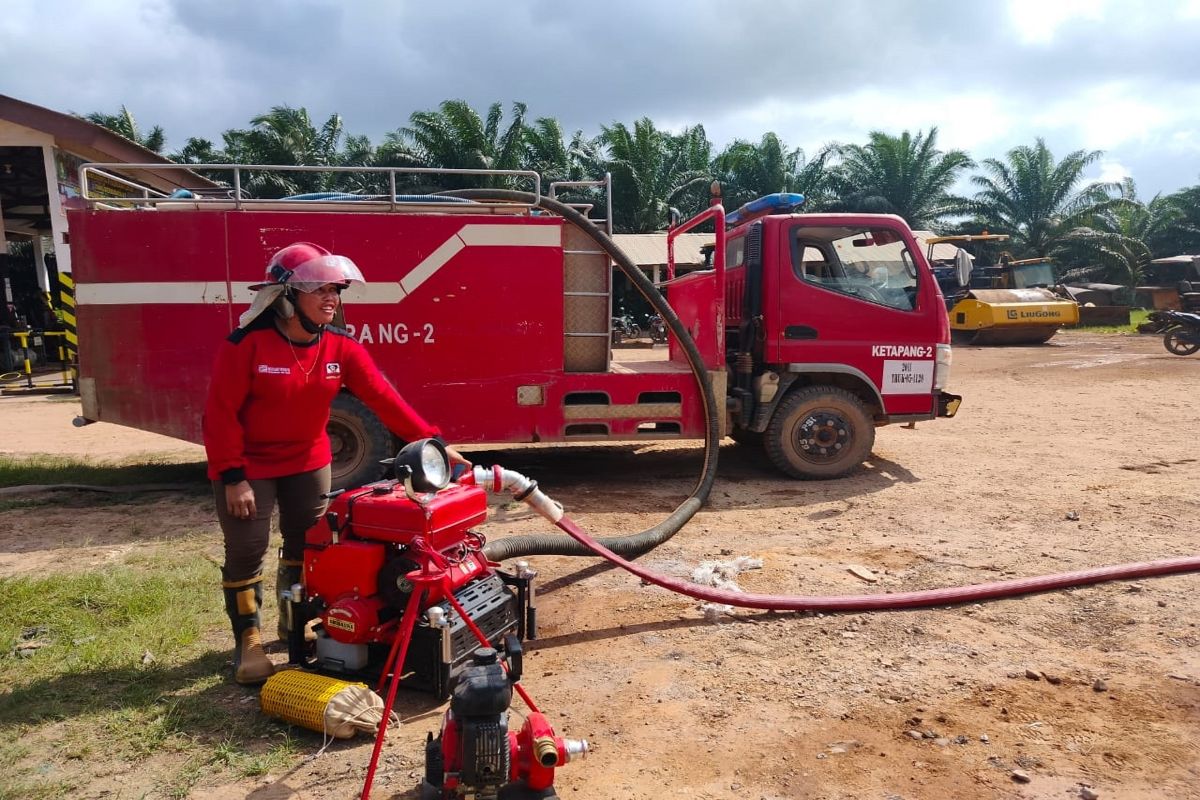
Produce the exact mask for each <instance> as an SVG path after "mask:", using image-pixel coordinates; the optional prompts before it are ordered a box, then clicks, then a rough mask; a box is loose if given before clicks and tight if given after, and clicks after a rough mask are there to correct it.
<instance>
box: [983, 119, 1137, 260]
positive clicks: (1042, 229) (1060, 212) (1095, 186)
mask: <svg viewBox="0 0 1200 800" xmlns="http://www.w3.org/2000/svg"><path fill="white" fill-rule="evenodd" d="M1101 155H1102V153H1101V152H1100V151H1099V150H1093V151H1091V152H1085V151H1083V150H1076V151H1074V152H1072V153H1069V154H1067V156H1065V157H1064V158H1063V159H1062V160H1061V161H1059V162H1058V163H1055V161H1054V156H1053V155H1052V154H1051V153H1050V150H1049V149H1048V148H1047V147H1046V143H1045V142H1044V141H1043V140H1042V139H1040V138H1039V139H1038V140H1037V141H1036V143H1035V144H1034V145H1033V146H1032V147H1030V146H1028V145H1021V146H1019V147H1014V148H1013V149H1012V150H1009V151H1008V161H1007V163H1006V162H1004V161H1000V160H998V159H994V158H989V159H986V160H984V162H983V168H984V170H985V171H986V172H987V175H976V176H975V177H973V178H972V179H971V180H972V182H973V183H974V184H975V185H976V186H979V187H980V189H981V190H980V191H979V193H978V194H976V195H975V201H974V202H973V203H972V210H973V211H974V212H975V215H976V216H977V217H978V218H979V222H980V224H981V225H983V226H984V227H986V228H987V229H988V230H989V231H991V232H992V233H1006V234H1008V235H1009V236H1011V237H1012V245H1013V250H1014V251H1015V252H1016V253H1017V254H1018V255H1021V256H1039V257H1046V256H1050V255H1054V254H1056V253H1058V252H1061V251H1065V250H1067V249H1068V248H1069V240H1070V239H1072V238H1079V236H1081V235H1083V232H1084V230H1085V229H1089V228H1091V225H1090V223H1091V222H1093V221H1094V220H1096V219H1097V218H1098V217H1099V216H1100V215H1102V214H1104V213H1105V212H1106V211H1108V210H1110V209H1111V208H1112V207H1113V206H1114V205H1118V204H1122V203H1124V202H1125V201H1124V200H1121V199H1119V198H1117V199H1114V198H1113V197H1112V195H1111V192H1112V191H1113V190H1114V189H1115V188H1116V187H1115V186H1114V185H1113V184H1107V183H1088V184H1086V185H1084V186H1083V187H1082V188H1077V187H1079V186H1080V184H1081V183H1083V181H1084V175H1083V173H1084V170H1085V169H1087V168H1088V167H1089V166H1090V165H1091V164H1093V163H1095V162H1096V161H1097V160H1098V159H1099V158H1100V156H1101Z"/></svg>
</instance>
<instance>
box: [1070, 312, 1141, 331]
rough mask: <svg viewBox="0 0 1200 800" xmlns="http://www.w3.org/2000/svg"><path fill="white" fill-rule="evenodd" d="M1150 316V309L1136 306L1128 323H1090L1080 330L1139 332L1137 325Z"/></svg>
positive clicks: (1130, 314)
mask: <svg viewBox="0 0 1200 800" xmlns="http://www.w3.org/2000/svg"><path fill="white" fill-rule="evenodd" d="M1148 316H1150V311H1149V310H1147V309H1144V308H1135V309H1133V310H1132V311H1130V312H1129V324H1128V325H1089V326H1086V327H1085V326H1083V325H1081V326H1079V328H1078V330H1083V331H1087V332H1088V333H1137V326H1138V325H1141V324H1142V323H1143V322H1145V321H1146V317H1148Z"/></svg>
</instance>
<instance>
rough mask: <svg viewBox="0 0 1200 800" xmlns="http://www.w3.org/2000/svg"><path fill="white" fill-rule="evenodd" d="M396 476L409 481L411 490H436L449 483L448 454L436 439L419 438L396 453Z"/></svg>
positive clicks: (444, 446)
mask: <svg viewBox="0 0 1200 800" xmlns="http://www.w3.org/2000/svg"><path fill="white" fill-rule="evenodd" d="M394 468H395V471H396V478H397V479H398V480H401V481H409V482H410V483H411V484H412V488H413V491H417V492H436V491H440V490H441V489H445V488H446V487H447V486H449V485H450V456H449V455H448V454H447V453H446V445H444V444H442V443H441V442H439V441H438V440H437V439H419V440H417V441H415V442H412V443H410V444H406V445H405V446H404V447H403V448H401V450H400V452H399V453H397V454H396V459H395V462H394Z"/></svg>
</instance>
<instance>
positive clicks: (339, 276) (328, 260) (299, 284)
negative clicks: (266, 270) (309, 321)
mask: <svg viewBox="0 0 1200 800" xmlns="http://www.w3.org/2000/svg"><path fill="white" fill-rule="evenodd" d="M281 282H282V283H285V284H287V285H288V286H289V287H290V288H292V289H295V290H296V291H298V292H308V293H311V292H315V291H316V290H317V289H320V288H321V287H322V286H325V285H327V284H330V283H332V284H340V285H342V286H349V285H350V284H352V283H366V281H365V280H364V279H363V275H362V272H360V271H359V269H358V266H357V265H356V264H355V263H354V262H353V261H351V260H350V259H348V258H346V257H345V256H320V257H318V258H313V259H309V260H308V261H305V262H304V263H303V264H301V265H300V266H298V267H296V268H295V269H294V270H292V272H291V274H290V275H288V276H287V277H285V279H284V280H283V281H281Z"/></svg>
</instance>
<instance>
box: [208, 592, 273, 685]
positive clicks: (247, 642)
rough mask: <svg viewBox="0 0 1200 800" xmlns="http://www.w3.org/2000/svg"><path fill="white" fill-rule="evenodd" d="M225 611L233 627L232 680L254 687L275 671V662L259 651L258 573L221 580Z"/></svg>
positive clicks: (259, 598) (259, 603)
mask: <svg viewBox="0 0 1200 800" xmlns="http://www.w3.org/2000/svg"><path fill="white" fill-rule="evenodd" d="M221 588H222V589H224V591H225V612H226V613H227V614H229V622H230V624H232V626H233V642H234V644H233V679H234V680H235V681H237V682H238V683H240V684H242V685H244V686H255V685H257V684H260V683H262V682H263V681H265V680H266V679H267V678H269V677H271V676H272V675H274V674H275V665H274V664H272V663H271V660H270V659H269V658H267V654H266V653H264V652H263V648H262V635H261V634H260V633H259V627H260V623H259V614H258V609H259V606H261V605H262V576H261V575H255V576H254V577H253V578H250V579H248V580H244V581H224V582H223V583H222V584H221Z"/></svg>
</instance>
